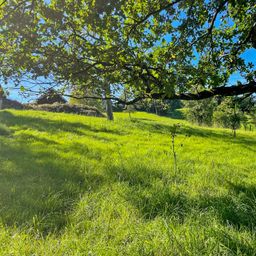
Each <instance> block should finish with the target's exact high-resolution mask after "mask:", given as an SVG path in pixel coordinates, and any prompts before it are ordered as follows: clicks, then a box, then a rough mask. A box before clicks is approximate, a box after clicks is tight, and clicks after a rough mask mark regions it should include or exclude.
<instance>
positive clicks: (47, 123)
mask: <svg viewBox="0 0 256 256" xmlns="http://www.w3.org/2000/svg"><path fill="white" fill-rule="evenodd" d="M0 120H1V122H2V123H4V124H5V125H7V126H19V128H20V129H22V130H25V129H34V130H38V131H41V132H44V131H45V132H49V133H59V132H72V133H75V134H77V135H80V136H86V135H88V134H87V133H86V131H89V132H90V131H91V132H94V133H98V132H103V133H111V134H113V135H125V133H124V132H121V131H118V130H116V129H115V130H114V129H110V128H109V127H106V126H102V127H92V126H90V125H86V124H84V123H81V122H69V121H66V120H64V121H62V120H50V119H47V118H41V117H30V116H18V115H17V116H16V115H13V114H12V113H11V112H8V111H1V112H0ZM94 137H96V136H95V135H94Z"/></svg>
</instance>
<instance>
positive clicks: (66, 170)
mask: <svg viewBox="0 0 256 256" xmlns="http://www.w3.org/2000/svg"><path fill="white" fill-rule="evenodd" d="M33 140H36V138H33ZM39 142H40V143H41V145H42V146H41V147H40V148H39V147H38V146H35V145H34V144H30V143H29V142H28V141H27V140H26V138H23V140H22V138H20V140H19V141H17V140H15V139H13V138H1V140H0V219H1V221H2V223H3V224H5V225H8V226H14V225H15V226H17V227H21V228H22V227H23V228H30V227H33V228H34V229H35V230H38V231H39V232H41V233H42V234H45V235H46V234H48V233H49V232H60V231H61V230H62V229H63V228H64V227H65V225H66V224H67V221H68V214H69V213H70V211H72V209H73V206H74V205H75V204H76V202H77V201H78V200H79V198H80V194H82V193H85V192H91V191H93V190H96V189H97V188H98V187H99V186H100V184H102V183H103V177H102V176H100V175H97V174H93V173H82V172H81V169H80V166H79V163H77V162H75V161H72V159H70V158H67V159H63V158H60V156H59V155H58V153H57V152H56V151H54V150H53V151H51V150H50V148H49V147H47V145H48V144H49V141H42V140H41V139H39Z"/></svg>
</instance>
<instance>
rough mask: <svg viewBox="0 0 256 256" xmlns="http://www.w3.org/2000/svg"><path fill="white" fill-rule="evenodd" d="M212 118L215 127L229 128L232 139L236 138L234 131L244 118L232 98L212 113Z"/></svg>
mask: <svg viewBox="0 0 256 256" xmlns="http://www.w3.org/2000/svg"><path fill="white" fill-rule="evenodd" d="M213 118H214V123H215V124H216V125H218V126H221V127H224V128H231V129H232V131H233V135H234V137H236V130H237V129H238V128H239V127H240V125H241V122H242V121H243V119H244V118H245V117H244V115H243V114H242V112H241V111H240V109H239V108H238V107H237V103H236V101H235V100H234V99H232V98H226V99H225V100H223V101H222V103H221V104H220V105H219V106H218V107H217V108H216V111H214V114H213Z"/></svg>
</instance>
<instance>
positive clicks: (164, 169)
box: [0, 111, 256, 256]
mask: <svg viewBox="0 0 256 256" xmlns="http://www.w3.org/2000/svg"><path fill="white" fill-rule="evenodd" d="M132 115H133V118H134V119H133V121H130V120H129V118H128V114H116V121H115V122H114V123H111V122H108V121H106V120H104V119H102V118H93V117H82V116H75V115H68V114H53V113H46V112H36V111H2V112H0V123H4V124H6V125H7V126H8V127H10V129H11V131H12V135H11V136H0V225H1V228H0V244H1V246H0V255H111V256H112V255H256V227H255V226H256V197H255V196H256V175H255V170H256V161H255V155H256V154H255V152H256V133H255V132H242V131H239V132H238V138H237V139H233V138H232V137H231V132H230V131H227V130H222V129H207V128H200V127H196V126H189V125H188V124H187V123H185V122H184V121H178V120H173V119H168V118H163V117H162V118H160V117H156V116H154V115H149V114H145V113H136V114H132ZM177 122H182V123H183V126H182V128H181V130H180V134H179V135H178V137H177V138H176V145H177V157H178V168H179V171H178V174H177V175H176V176H175V175H174V171H173V161H172V155H171V150H170V142H171V140H170V132H169V130H170V125H172V124H174V123H177ZM188 133H189V134H191V135H192V136H191V137H186V136H185V135H186V134H188ZM181 143H182V144H183V147H181V146H180V144H181Z"/></svg>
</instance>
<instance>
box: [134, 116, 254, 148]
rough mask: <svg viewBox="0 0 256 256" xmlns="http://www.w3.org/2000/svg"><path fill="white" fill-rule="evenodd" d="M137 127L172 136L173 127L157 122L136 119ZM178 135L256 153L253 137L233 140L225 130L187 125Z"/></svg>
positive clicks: (241, 136) (239, 136)
mask: <svg viewBox="0 0 256 256" xmlns="http://www.w3.org/2000/svg"><path fill="white" fill-rule="evenodd" d="M133 122H134V123H135V124H136V126H137V127H138V128H140V129H142V130H144V131H145V130H147V131H148V132H150V133H157V134H159V133H160V134H171V127H172V125H168V124H161V123H158V122H157V121H155V122H148V121H146V120H145V119H143V118H136V119H134V121H133ZM177 123H178V122H177ZM177 134H178V135H179V134H182V135H189V136H193V137H202V138H209V139H212V140H221V141H223V142H226V143H232V144H239V145H242V146H246V147H247V148H248V149H249V150H251V151H256V150H255V149H254V148H256V139H254V138H252V137H251V136H250V137H249V136H248V137H247V136H245V135H238V137H237V138H233V135H232V132H231V131H230V132H228V131H224V130H221V129H220V130H217V129H214V130H213V129H207V128H204V127H202V128H200V127H198V128H197V127H191V126H187V125H181V127H180V128H179V129H178V131H177Z"/></svg>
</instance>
